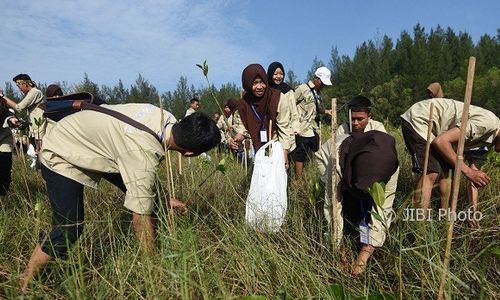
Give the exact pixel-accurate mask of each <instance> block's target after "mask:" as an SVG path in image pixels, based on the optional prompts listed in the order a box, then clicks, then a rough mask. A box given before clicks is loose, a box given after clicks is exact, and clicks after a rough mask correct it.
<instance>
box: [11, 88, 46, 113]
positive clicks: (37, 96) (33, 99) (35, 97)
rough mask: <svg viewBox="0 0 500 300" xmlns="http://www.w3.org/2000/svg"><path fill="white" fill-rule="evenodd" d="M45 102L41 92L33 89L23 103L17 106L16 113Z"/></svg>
mask: <svg viewBox="0 0 500 300" xmlns="http://www.w3.org/2000/svg"><path fill="white" fill-rule="evenodd" d="M42 100H43V94H42V92H41V91H39V90H36V89H32V90H30V91H29V92H28V93H27V94H26V96H25V97H24V98H23V100H21V102H19V103H17V104H16V107H15V108H14V109H15V110H16V111H22V110H24V109H26V108H29V107H30V106H32V105H33V104H35V103H37V102H41V101H42Z"/></svg>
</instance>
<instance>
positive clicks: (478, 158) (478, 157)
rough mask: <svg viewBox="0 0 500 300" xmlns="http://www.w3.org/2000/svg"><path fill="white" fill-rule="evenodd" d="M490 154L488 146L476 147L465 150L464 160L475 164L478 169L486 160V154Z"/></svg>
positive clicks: (469, 163)
mask: <svg viewBox="0 0 500 300" xmlns="http://www.w3.org/2000/svg"><path fill="white" fill-rule="evenodd" d="M487 154H488V147H486V146H485V147H475V148H470V149H465V150H464V161H465V162H466V163H467V164H468V165H472V164H474V165H475V166H476V167H477V168H478V169H481V167H482V166H483V165H484V163H485V162H486V156H487Z"/></svg>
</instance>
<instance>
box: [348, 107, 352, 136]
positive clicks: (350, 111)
mask: <svg viewBox="0 0 500 300" xmlns="http://www.w3.org/2000/svg"><path fill="white" fill-rule="evenodd" d="M348 122H349V133H351V132H352V109H350V108H349V121H348Z"/></svg>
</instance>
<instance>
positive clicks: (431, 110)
mask: <svg viewBox="0 0 500 300" xmlns="http://www.w3.org/2000/svg"><path fill="white" fill-rule="evenodd" d="M433 116H434V103H431V105H430V107H429V126H428V127H427V142H426V144H425V154H424V169H423V171H422V186H421V187H420V203H419V205H417V203H415V206H416V207H420V208H422V207H424V205H423V203H424V193H423V191H425V190H426V189H425V188H426V187H427V184H426V182H427V181H426V180H424V178H425V175H426V174H427V169H428V167H429V152H430V148H431V136H432V127H433V125H434V123H433ZM422 225H424V224H422ZM423 229H424V228H423ZM422 236H424V237H425V231H424V232H422ZM424 239H425V238H424ZM424 286H425V271H424V268H422V269H421V270H420V298H421V299H425V296H424Z"/></svg>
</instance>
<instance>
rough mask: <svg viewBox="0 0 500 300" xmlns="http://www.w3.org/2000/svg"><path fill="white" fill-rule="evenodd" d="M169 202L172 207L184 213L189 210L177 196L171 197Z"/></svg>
mask: <svg viewBox="0 0 500 300" xmlns="http://www.w3.org/2000/svg"><path fill="white" fill-rule="evenodd" d="M169 204H170V208H171V209H176V210H178V211H179V212H180V213H183V214H185V213H186V212H187V207H186V204H185V203H184V202H182V201H181V200H179V199H177V198H170V200H169Z"/></svg>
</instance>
